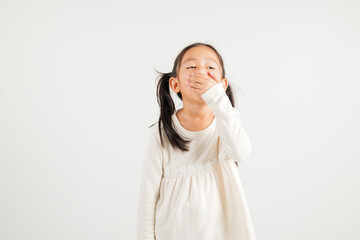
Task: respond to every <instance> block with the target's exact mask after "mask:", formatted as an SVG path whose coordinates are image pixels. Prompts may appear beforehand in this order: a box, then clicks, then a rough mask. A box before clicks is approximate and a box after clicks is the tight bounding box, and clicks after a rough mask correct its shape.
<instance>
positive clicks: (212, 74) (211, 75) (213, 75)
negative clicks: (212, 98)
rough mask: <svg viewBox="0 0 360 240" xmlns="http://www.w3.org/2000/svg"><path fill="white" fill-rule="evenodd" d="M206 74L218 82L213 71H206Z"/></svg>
mask: <svg viewBox="0 0 360 240" xmlns="http://www.w3.org/2000/svg"><path fill="white" fill-rule="evenodd" d="M208 75H209V76H210V77H211V78H212V79H214V80H215V82H217V83H218V82H219V81H218V80H217V79H216V76H215V74H214V73H211V72H208Z"/></svg>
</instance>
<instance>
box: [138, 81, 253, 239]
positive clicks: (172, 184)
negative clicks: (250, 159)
mask: <svg viewBox="0 0 360 240" xmlns="http://www.w3.org/2000/svg"><path fill="white" fill-rule="evenodd" d="M201 97H202V98H203V99H204V101H205V102H206V103H207V104H208V105H209V107H210V108H211V109H212V111H213V113H214V115H215V118H214V119H213V121H212V123H211V124H210V126H208V127H207V128H205V129H203V130H201V131H189V130H187V129H185V128H184V127H183V126H182V125H181V124H180V122H179V120H178V118H177V116H176V112H174V113H173V114H172V116H171V118H172V120H173V125H174V127H175V129H176V131H177V132H178V133H179V134H180V135H181V136H183V137H186V138H187V139H192V141H191V142H190V143H188V144H189V145H188V146H189V149H190V151H188V152H182V151H180V150H179V149H174V148H172V147H171V145H170V143H169V142H168V140H167V137H166V135H165V133H164V132H162V133H163V135H162V137H163V140H164V143H165V148H164V149H162V147H161V143H160V137H159V130H158V122H157V123H156V124H154V125H153V126H152V127H151V133H150V137H149V138H148V143H147V149H146V154H145V158H144V161H143V168H142V175H141V183H140V187H139V190H140V191H139V200H138V213H137V214H138V215H137V219H138V220H137V239H138V240H144V239H148V240H150V239H151V240H154V239H156V240H255V239H256V238H255V233H254V229H253V225H252V221H251V217H250V212H249V209H248V206H247V201H246V197H245V193H244V190H243V188H242V184H241V181H240V176H239V172H238V169H237V167H236V165H235V161H237V162H238V163H242V162H243V161H244V160H245V159H246V158H247V156H248V155H249V153H250V152H251V143H250V139H249V137H248V135H247V134H246V132H245V130H244V128H243V126H242V122H241V120H240V114H239V111H238V110H237V109H236V108H234V107H232V105H231V102H230V100H229V98H228V97H227V95H226V93H225V91H224V88H223V86H222V84H221V83H218V84H216V85H214V86H212V87H211V88H210V89H208V91H206V92H205V93H204V94H202V95H201ZM162 131H163V126H162ZM239 166H240V165H239Z"/></svg>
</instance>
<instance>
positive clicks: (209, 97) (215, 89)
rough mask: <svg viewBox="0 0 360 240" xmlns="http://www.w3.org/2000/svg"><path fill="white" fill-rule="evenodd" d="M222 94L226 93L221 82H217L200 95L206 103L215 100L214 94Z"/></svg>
mask: <svg viewBox="0 0 360 240" xmlns="http://www.w3.org/2000/svg"><path fill="white" fill-rule="evenodd" d="M224 94H226V93H225V89H224V87H223V85H222V83H217V84H215V85H214V86H212V87H211V88H209V89H208V90H207V91H206V92H205V93H203V94H201V97H202V99H204V101H205V102H206V103H207V104H211V103H213V102H215V101H216V100H217V97H216V96H221V95H224Z"/></svg>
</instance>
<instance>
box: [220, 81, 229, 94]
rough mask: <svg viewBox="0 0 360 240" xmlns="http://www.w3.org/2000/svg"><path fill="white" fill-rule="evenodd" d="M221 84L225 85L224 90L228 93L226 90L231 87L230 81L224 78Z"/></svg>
mask: <svg viewBox="0 0 360 240" xmlns="http://www.w3.org/2000/svg"><path fill="white" fill-rule="evenodd" d="M221 83H222V85H223V87H224V89H225V91H226V89H227V87H228V85H229V83H228V80H227V79H226V78H223V79H221Z"/></svg>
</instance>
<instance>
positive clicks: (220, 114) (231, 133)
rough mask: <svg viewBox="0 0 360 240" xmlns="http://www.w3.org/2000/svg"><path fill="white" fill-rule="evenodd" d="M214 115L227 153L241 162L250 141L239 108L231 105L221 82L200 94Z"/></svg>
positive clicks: (246, 152) (249, 150) (244, 157)
mask: <svg viewBox="0 0 360 240" xmlns="http://www.w3.org/2000/svg"><path fill="white" fill-rule="evenodd" d="M201 97H202V98H203V99H204V101H205V102H206V103H207V104H208V105H209V107H210V108H211V110H212V111H213V113H214V115H215V116H216V127H217V129H218V132H219V136H220V140H221V141H222V142H223V143H224V144H223V145H224V148H225V152H226V153H227V155H228V156H229V157H230V158H231V159H233V160H234V161H237V162H243V161H244V160H245V159H246V158H247V156H248V155H249V154H250V152H251V142H250V139H249V136H248V135H247V133H246V132H245V130H244V128H243V125H242V122H241V118H240V113H239V110H238V109H236V108H234V107H233V106H232V105H231V102H230V99H229V97H228V96H227V95H226V92H225V90H224V87H223V85H222V83H217V84H216V85H214V86H212V87H211V88H210V89H208V90H207V91H206V92H205V93H203V94H202V95H201Z"/></svg>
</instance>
